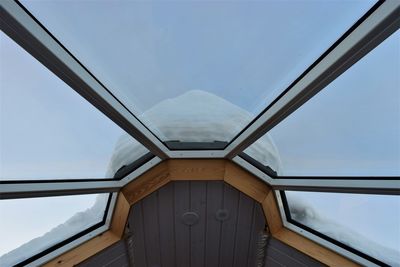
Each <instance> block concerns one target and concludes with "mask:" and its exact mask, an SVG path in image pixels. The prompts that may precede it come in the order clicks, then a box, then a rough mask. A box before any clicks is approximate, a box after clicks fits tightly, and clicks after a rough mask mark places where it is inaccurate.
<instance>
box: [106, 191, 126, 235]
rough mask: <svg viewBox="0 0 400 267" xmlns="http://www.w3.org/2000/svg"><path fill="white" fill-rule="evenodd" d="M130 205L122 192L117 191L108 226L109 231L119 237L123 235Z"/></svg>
mask: <svg viewBox="0 0 400 267" xmlns="http://www.w3.org/2000/svg"><path fill="white" fill-rule="evenodd" d="M130 207H131V205H130V204H129V202H128V200H127V199H126V198H125V196H124V194H122V193H119V194H118V198H117V203H116V204H115V208H114V213H113V216H112V219H111V226H110V231H111V232H113V233H114V235H115V236H117V237H119V238H122V236H123V235H124V231H125V225H126V222H127V220H128V215H129V210H130Z"/></svg>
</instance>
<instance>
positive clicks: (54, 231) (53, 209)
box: [0, 194, 109, 266]
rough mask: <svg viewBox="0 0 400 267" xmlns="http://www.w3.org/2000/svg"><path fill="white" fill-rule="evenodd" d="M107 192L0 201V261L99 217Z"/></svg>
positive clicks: (11, 260) (19, 257) (22, 255)
mask: <svg viewBox="0 0 400 267" xmlns="http://www.w3.org/2000/svg"><path fill="white" fill-rule="evenodd" d="M108 197H109V194H91V195H74V196H60V197H44V198H28V199H26V198H24V199H11V200H1V201H0V236H1V241H0V265H1V266H13V265H15V264H17V263H20V262H21V261H24V260H26V259H28V258H30V257H32V256H34V255H36V254H38V253H40V252H42V251H44V250H45V249H47V248H50V247H51V246H53V245H56V244H58V243H60V242H62V241H64V240H66V239H67V238H70V237H72V236H74V235H75V234H78V233H80V232H82V231H84V230H86V229H88V228H89V227H91V226H93V225H95V224H97V223H100V222H102V221H103V217H104V213H105V210H106V206H107V201H108Z"/></svg>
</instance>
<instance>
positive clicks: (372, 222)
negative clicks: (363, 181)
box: [285, 191, 400, 266]
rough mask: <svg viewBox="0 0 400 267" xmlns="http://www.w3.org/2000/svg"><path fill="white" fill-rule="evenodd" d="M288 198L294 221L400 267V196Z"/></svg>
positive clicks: (289, 195) (291, 193) (308, 194)
mask: <svg viewBox="0 0 400 267" xmlns="http://www.w3.org/2000/svg"><path fill="white" fill-rule="evenodd" d="M285 194H286V198H287V202H288V205H289V210H290V216H291V218H292V219H293V220H294V221H297V222H299V223H301V224H303V225H305V226H307V227H309V228H311V229H313V230H315V231H318V232H320V233H321V234H324V235H326V236H329V237H331V238H333V239H335V240H337V241H339V242H341V243H343V244H346V245H348V246H350V247H352V248H354V249H356V250H358V251H361V252H363V253H364V254H366V255H369V256H371V257H373V258H375V259H377V260H380V261H382V262H384V263H386V264H389V265H390V266H400V196H393V195H368V194H344V193H318V192H297V191H286V192H285Z"/></svg>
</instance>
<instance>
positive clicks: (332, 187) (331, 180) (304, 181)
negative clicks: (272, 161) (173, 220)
mask: <svg viewBox="0 0 400 267" xmlns="http://www.w3.org/2000/svg"><path fill="white" fill-rule="evenodd" d="M232 161H233V162H235V163H236V164H238V165H239V166H241V167H242V168H244V169H245V170H247V171H249V172H250V173H252V174H253V175H255V176H257V177H258V178H260V179H261V180H263V181H265V182H266V183H268V184H269V185H270V186H272V187H273V188H274V189H276V190H297V191H318V192H340V193H370V194H390V195H400V178H399V179H396V177H391V178H394V179H385V178H387V177H374V178H375V179H370V177H357V179H352V177H351V176H350V177H347V178H348V179H345V178H346V177H318V179H314V178H313V177H310V178H306V177H304V178H303V177H296V178H295V177H291V179H280V178H279V176H278V177H276V178H273V177H271V176H269V175H268V174H266V173H264V172H262V171H261V170H259V169H258V168H256V167H255V166H253V165H252V164H250V163H249V162H247V161H246V160H244V159H242V158H241V157H239V156H236V157H235V158H233V159H232ZM363 178H365V179H363Z"/></svg>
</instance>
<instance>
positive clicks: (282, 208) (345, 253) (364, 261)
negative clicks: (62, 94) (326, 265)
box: [274, 190, 387, 266]
mask: <svg viewBox="0 0 400 267" xmlns="http://www.w3.org/2000/svg"><path fill="white" fill-rule="evenodd" d="M274 193H275V197H276V200H277V204H278V208H279V212H280V214H281V218H282V223H283V226H284V227H286V228H288V229H290V230H292V231H294V232H296V233H298V234H300V235H303V236H305V237H307V238H308V239H310V240H312V241H314V242H316V243H318V244H320V245H322V246H324V247H327V248H329V249H331V250H333V251H335V252H337V253H339V254H341V255H343V256H345V257H347V258H349V259H351V260H353V261H355V262H357V263H359V264H361V265H363V266H381V264H385V266H386V265H387V264H386V263H383V262H381V261H380V260H379V259H375V258H372V259H374V260H376V261H377V262H381V264H378V263H374V262H372V261H370V260H368V259H366V258H364V257H362V256H361V255H358V254H357V253H354V252H352V251H350V250H348V249H345V248H344V247H342V246H340V245H337V244H335V243H332V242H330V241H328V240H327V239H325V238H323V237H320V236H318V235H316V234H314V233H312V232H311V231H308V230H307V229H305V228H302V227H301V226H300V225H299V226H298V225H296V224H293V223H292V222H290V221H289V220H288V218H287V216H286V211H285V204H284V200H283V199H282V196H281V192H280V190H274ZM322 235H323V234H322ZM323 236H324V235H323ZM331 239H333V238H331ZM336 242H338V241H336ZM338 243H340V242H338ZM344 246H346V245H344ZM352 250H355V251H358V250H356V249H352ZM358 252H359V253H360V254H365V253H363V252H361V251H358Z"/></svg>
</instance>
